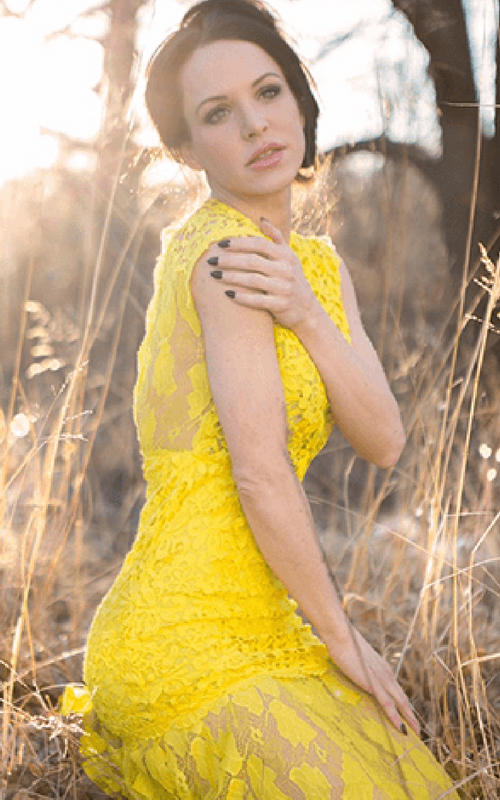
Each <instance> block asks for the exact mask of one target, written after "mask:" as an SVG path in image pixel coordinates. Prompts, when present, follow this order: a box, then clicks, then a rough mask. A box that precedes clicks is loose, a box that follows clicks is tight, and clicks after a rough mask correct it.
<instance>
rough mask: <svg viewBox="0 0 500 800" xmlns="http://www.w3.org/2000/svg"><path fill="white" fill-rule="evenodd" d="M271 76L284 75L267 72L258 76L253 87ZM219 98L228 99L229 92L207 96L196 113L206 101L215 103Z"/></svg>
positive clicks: (278, 76) (280, 76) (199, 104)
mask: <svg viewBox="0 0 500 800" xmlns="http://www.w3.org/2000/svg"><path fill="white" fill-rule="evenodd" d="M271 76H272V77H273V78H279V79H280V80H281V79H282V77H283V76H282V75H278V73H277V72H265V73H264V75H261V76H260V78H257V80H255V81H254V82H253V83H252V89H255V87H256V86H258V85H259V83H262V81H265V80H266V78H269V77H271ZM219 100H227V94H216V95H213V97H206V98H205V100H202V101H201V103H198V105H197V106H196V113H198V111H199V110H200V108H201V107H202V106H203V105H205V103H215V102H218V101H219Z"/></svg>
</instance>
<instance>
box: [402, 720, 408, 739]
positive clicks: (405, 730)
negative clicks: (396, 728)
mask: <svg viewBox="0 0 500 800" xmlns="http://www.w3.org/2000/svg"><path fill="white" fill-rule="evenodd" d="M401 733H404V735H405V736H408V729H407V727H406V725H405V724H404V722H402V723H401Z"/></svg>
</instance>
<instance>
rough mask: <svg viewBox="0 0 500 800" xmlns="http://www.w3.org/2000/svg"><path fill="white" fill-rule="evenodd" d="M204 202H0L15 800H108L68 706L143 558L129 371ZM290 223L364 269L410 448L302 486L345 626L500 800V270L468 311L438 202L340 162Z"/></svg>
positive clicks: (6, 601)
mask: <svg viewBox="0 0 500 800" xmlns="http://www.w3.org/2000/svg"><path fill="white" fill-rule="evenodd" d="M367 159H368V160H367ZM132 178H133V176H132ZM132 178H131V179H132ZM194 193H195V189H194V188H193V187H190V188H189V187H188V189H186V188H173V187H172V186H170V188H168V189H167V191H165V192H163V193H162V194H158V192H157V190H153V189H151V188H149V189H146V188H144V187H141V186H133V187H132V188H131V187H130V186H129V185H128V184H127V182H125V183H123V182H122V183H117V185H116V186H115V187H114V191H113V194H112V199H111V201H110V202H108V201H106V202H104V201H103V200H102V198H101V197H100V196H99V194H98V193H97V192H96V191H95V187H94V186H93V184H92V180H91V177H89V176H87V175H86V174H84V175H82V174H79V173H64V174H63V173H62V172H61V174H60V175H56V176H49V175H46V174H43V173H40V174H39V175H37V176H35V177H33V179H32V182H31V183H27V182H24V183H22V184H12V185H9V186H7V187H5V188H4V190H3V191H2V195H1V197H0V215H1V222H2V231H3V233H2V247H3V250H4V252H5V253H6V254H7V256H6V260H5V264H6V265H8V266H9V268H8V269H7V267H5V269H4V272H3V274H1V275H0V288H1V293H0V298H1V308H0V310H1V320H0V330H1V333H2V373H1V383H0V392H1V407H0V440H1V447H2V459H1V472H0V475H1V481H2V488H1V497H2V505H1V514H2V516H1V520H0V620H1V628H0V680H1V685H2V690H3V706H2V719H1V725H2V732H1V737H2V738H1V742H2V744H1V753H2V772H1V774H0V797H1V798H5V800H22V799H24V798H38V797H52V798H79V799H80V800H83V798H98V797H99V796H100V795H99V792H98V790H97V789H95V788H94V787H93V786H92V785H91V784H90V783H89V781H88V780H87V779H86V778H85V777H84V775H83V773H82V770H81V767H80V764H79V759H78V734H79V720H78V718H75V719H67V718H63V717H61V716H60V715H59V714H58V712H57V703H58V699H59V696H60V694H61V692H62V689H63V687H64V685H65V684H67V683H69V682H75V681H76V682H78V681H79V680H81V666H82V658H83V652H84V645H85V639H86V633H87V630H88V625H89V623H90V620H91V618H92V615H93V612H94V610H95V608H96V605H97V603H98V602H99V600H100V598H101V597H102V596H103V594H104V593H105V591H106V590H107V588H108V587H109V586H110V584H111V582H112V580H113V578H114V576H115V575H116V573H117V571H118V569H119V567H120V564H121V562H122V560H123V557H124V555H125V553H126V552H127V550H128V548H129V547H130V545H131V543H132V541H133V537H134V531H135V528H136V525H137V519H138V513H139V511H140V507H141V502H142V499H143V496H144V485H143V482H142V477H141V470H140V455H139V452H138V448H137V444H136V440H135V432H134V428H133V423H132V411H131V390H132V386H133V382H134V377H135V351H136V348H137V344H138V342H139V341H140V338H141V335H142V331H143V324H144V313H145V308H146V305H147V302H148V299H149V296H150V293H151V291H152V271H153V266H154V259H155V257H156V255H157V252H158V247H159V243H158V242H159V239H158V237H159V231H160V229H161V227H162V226H164V225H165V224H167V223H168V222H170V221H171V220H172V219H175V218H176V217H178V216H179V214H180V213H181V209H185V208H186V207H187V206H188V205H189V203H191V202H192V201H193V195H194ZM325 198H328V202H325ZM297 204H298V208H299V209H300V211H299V212H298V220H299V226H300V227H302V228H304V229H305V230H315V231H318V230H320V231H322V232H325V231H329V232H330V233H331V235H332V237H333V238H334V240H335V242H336V243H337V246H338V248H339V251H340V252H341V254H342V256H343V257H344V258H345V260H346V262H347V264H348V265H349V267H350V269H351V272H352V275H353V279H354V282H355V285H356V287H357V290H358V296H359V302H360V307H361V310H362V315H363V318H364V320H365V324H366V327H367V329H368V331H369V333H370V335H371V337H372V339H373V341H374V344H375V346H376V347H377V350H378V352H379V353H380V355H381V358H382V360H383V363H384V365H385V367H386V370H387V373H388V376H389V379H390V382H391V385H392V387H393V389H394V391H395V394H396V396H397V398H398V400H399V402H400V406H401V410H402V415H403V419H404V423H405V428H406V431H407V435H408V442H407V446H406V449H405V451H404V454H403V456H402V458H401V460H400V462H399V463H398V465H397V466H396V467H395V468H394V469H393V470H391V471H389V472H384V471H381V470H377V469H375V468H372V467H368V466H367V465H364V464H362V463H361V462H360V461H359V459H357V458H356V457H355V456H354V454H353V452H352V451H351V450H350V449H349V447H348V446H347V445H346V443H345V442H344V441H343V440H342V439H341V437H340V435H337V434H335V433H334V435H333V436H332V438H331V441H330V442H329V444H328V445H327V448H326V449H325V451H324V452H323V453H322V454H321V455H320V456H319V457H318V458H317V459H316V462H315V463H314V464H313V466H312V468H311V471H310V474H309V475H308V477H307V479H306V488H307V492H308V496H309V498H310V501H311V504H312V508H313V511H314V514H315V518H316V521H317V526H318V531H319V535H320V538H321V542H322V545H323V548H324V552H325V555H326V557H327V559H328V562H329V565H330V567H331V569H332V571H333V572H334V573H335V574H336V576H337V582H338V584H339V586H340V588H341V591H342V594H343V600H344V604H345V607H346V609H347V611H348V613H349V614H350V616H351V617H352V619H353V620H354V621H355V622H356V624H357V625H358V626H359V628H360V629H361V631H362V632H363V633H364V634H365V635H366V636H367V638H369V639H370V641H371V642H372V643H373V644H374V645H375V646H376V647H377V648H378V649H379V650H380V651H381V652H383V653H384V655H385V656H386V657H387V658H388V659H389V661H390V662H391V663H392V664H393V666H394V669H395V670H396V672H397V674H398V676H399V678H400V681H401V683H402V685H403V687H404V688H405V690H406V691H407V692H408V694H409V696H410V699H411V701H412V703H413V704H414V707H415V709H416V711H417V713H418V716H419V718H420V720H421V722H422V726H423V731H424V736H425V738H426V740H428V742H429V745H430V747H431V748H432V749H433V751H434V752H435V754H436V755H437V757H438V758H439V760H440V761H441V762H442V763H443V764H444V765H445V767H446V769H447V770H448V772H449V773H450V775H452V777H453V779H454V781H455V782H456V785H457V786H458V787H459V788H460V791H461V793H462V796H463V797H464V798H470V800H472V798H488V800H489V799H491V800H493V798H497V797H498V796H499V794H500V767H499V754H500V724H499V723H500V720H499V712H500V708H499V702H500V701H499V697H500V678H499V673H498V668H497V659H498V657H499V655H500V654H499V652H498V642H499V641H500V622H499V619H500V615H499V614H498V610H499V607H500V606H499V597H498V593H499V588H500V569H499V544H498V531H499V518H500V505H499V497H500V418H499V415H498V408H499V407H500V388H499V387H500V381H499V380H498V375H499V370H500V362H499V360H498V357H497V355H496V353H495V347H494V345H495V341H496V339H497V338H498V335H497V333H496V332H495V330H494V329H495V327H496V322H497V318H496V304H497V302H498V299H499V296H500V278H499V268H500V265H495V264H493V263H492V262H491V261H490V260H489V258H488V255H487V253H486V251H484V252H483V253H482V255H481V254H480V253H472V254H471V264H470V274H471V276H472V277H471V284H470V285H471V291H470V292H469V293H468V294H467V295H465V293H464V292H463V291H462V292H461V291H460V287H457V286H456V283H455V282H453V281H452V279H451V277H450V275H449V274H448V272H447V266H446V251H445V247H444V244H443V240H442V236H441V232H440V213H439V206H438V202H437V199H436V197H435V195H434V194H433V191H432V189H431V188H430V186H429V185H428V184H427V183H426V182H425V181H424V179H423V178H422V177H421V176H420V175H419V174H418V171H417V170H416V169H415V168H413V167H410V166H408V165H405V164H402V163H401V164H394V163H392V162H390V161H385V162H384V161H383V159H382V158H381V157H380V158H379V159H377V158H375V157H374V158H373V159H372V160H370V157H368V156H362V157H361V159H360V157H359V156H352V157H347V158H345V159H339V161H338V162H334V164H333V165H331V166H327V167H325V169H324V171H323V175H322V177H321V179H320V180H319V185H318V188H317V190H316V193H315V194H314V196H311V197H310V198H309V199H307V200H304V199H302V198H300V197H299V198H298V200H297ZM480 298H483V299H482V302H481V303H480V304H479V305H478V304H477V301H478V300H479V299H480ZM487 334H488V335H487Z"/></svg>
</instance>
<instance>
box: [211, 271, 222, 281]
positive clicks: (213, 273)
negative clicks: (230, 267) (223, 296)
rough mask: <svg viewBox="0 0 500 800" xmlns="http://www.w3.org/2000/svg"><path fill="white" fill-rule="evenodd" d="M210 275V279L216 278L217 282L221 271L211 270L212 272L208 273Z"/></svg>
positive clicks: (220, 276)
mask: <svg viewBox="0 0 500 800" xmlns="http://www.w3.org/2000/svg"><path fill="white" fill-rule="evenodd" d="M210 275H211V276H212V278H217V280H218V281H219V280H220V279H221V278H222V270H220V269H214V270H213V271H212V272H211V273H210Z"/></svg>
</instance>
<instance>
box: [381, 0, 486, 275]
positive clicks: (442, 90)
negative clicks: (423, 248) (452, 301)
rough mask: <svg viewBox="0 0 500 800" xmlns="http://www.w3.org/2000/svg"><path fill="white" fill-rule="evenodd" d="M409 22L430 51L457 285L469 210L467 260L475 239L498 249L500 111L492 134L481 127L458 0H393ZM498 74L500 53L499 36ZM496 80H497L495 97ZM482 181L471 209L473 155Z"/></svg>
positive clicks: (438, 169) (440, 179)
mask: <svg viewBox="0 0 500 800" xmlns="http://www.w3.org/2000/svg"><path fill="white" fill-rule="evenodd" d="M392 2H393V5H394V7H395V8H397V9H398V10H399V11H402V12H403V13H404V14H405V15H406V17H407V18H408V19H409V21H410V23H411V24H412V26H413V29H414V31H415V35H416V36H417V38H418V39H419V40H420V41H421V42H422V44H423V45H424V47H425V48H426V49H427V50H428V52H429V55H430V70H431V75H432V77H433V78H434V82H435V86H436V97H437V105H438V113H439V120H440V123H441V127H442V132H443V152H442V157H441V159H440V160H439V162H438V163H437V164H436V165H434V168H433V170H432V173H433V179H434V181H435V183H436V185H437V188H438V190H439V192H440V195H441V198H442V205H443V224H444V229H445V231H444V232H445V238H446V242H447V246H448V252H449V255H450V268H451V271H452V275H453V277H454V278H455V282H456V284H457V285H460V283H461V278H462V274H463V267H464V263H467V259H468V252H467V242H468V231H469V220H470V217H471V212H474V227H473V236H472V243H471V244H472V247H471V262H472V263H474V261H475V260H476V259H477V256H478V242H479V241H480V242H482V243H483V244H485V245H486V246H488V247H489V249H490V253H491V254H492V256H493V257H494V258H496V257H497V255H498V252H499V230H498V229H499V225H498V214H499V211H500V130H499V129H500V125H499V122H500V116H499V108H498V105H497V108H496V126H495V135H494V138H493V139H491V138H490V139H488V138H486V137H485V136H484V135H482V132H481V130H480V120H479V109H478V97H477V92H476V88H475V84H474V76H473V72H472V63H471V57H470V49H469V44H468V37H467V28H466V23H465V16H464V10H463V6H462V3H461V2H460V0H392ZM494 2H495V3H496V4H497V5H498V0H494ZM496 62H497V76H499V75H500V72H499V70H498V67H499V63H500V57H499V45H498V39H497V51H496ZM499 85H500V80H498V79H497V83H496V97H497V99H496V102H497V104H498V102H499ZM478 156H479V157H480V159H481V161H480V165H481V166H480V174H479V177H480V180H479V186H478V194H477V205H476V207H475V208H474V202H475V198H474V182H475V172H476V163H477V158H478Z"/></svg>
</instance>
